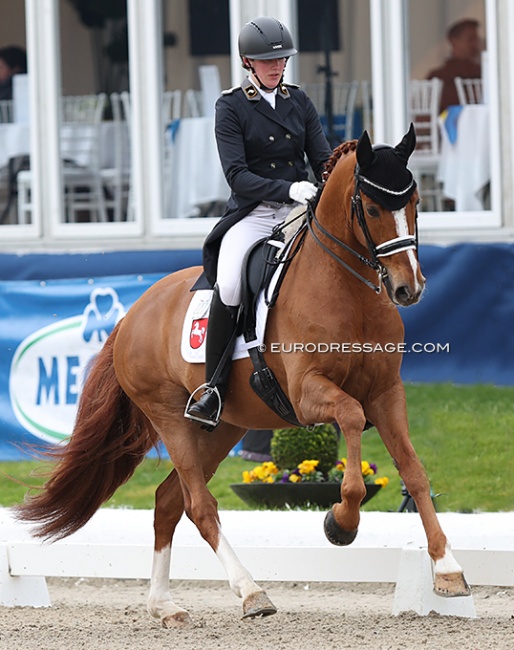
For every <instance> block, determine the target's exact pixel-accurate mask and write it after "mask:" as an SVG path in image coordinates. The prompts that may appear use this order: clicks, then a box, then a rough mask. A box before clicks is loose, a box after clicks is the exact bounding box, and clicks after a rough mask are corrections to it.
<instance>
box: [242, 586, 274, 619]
mask: <svg viewBox="0 0 514 650" xmlns="http://www.w3.org/2000/svg"><path fill="white" fill-rule="evenodd" d="M276 613H277V608H276V607H275V605H274V604H273V603H272V602H271V600H270V599H269V598H268V596H267V595H266V592H264V591H257V592H256V593H254V594H250V595H249V596H248V597H247V598H246V599H245V601H244V603H243V617H242V618H255V617H256V616H270V615H271V614H276Z"/></svg>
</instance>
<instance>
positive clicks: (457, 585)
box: [434, 572, 471, 598]
mask: <svg viewBox="0 0 514 650" xmlns="http://www.w3.org/2000/svg"><path fill="white" fill-rule="evenodd" d="M434 592H435V593H436V594H437V595H438V596H444V597H445V598H457V597H459V596H469V595H470V594H471V589H470V588H469V585H468V583H467V582H466V578H465V577H464V574H463V573H460V572H459V573H436V574H435V578H434Z"/></svg>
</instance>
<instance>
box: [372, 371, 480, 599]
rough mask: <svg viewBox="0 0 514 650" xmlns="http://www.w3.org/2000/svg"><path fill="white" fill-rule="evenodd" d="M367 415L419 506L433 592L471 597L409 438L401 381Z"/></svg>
mask: <svg viewBox="0 0 514 650" xmlns="http://www.w3.org/2000/svg"><path fill="white" fill-rule="evenodd" d="M367 413H368V417H369V419H370V420H371V421H372V422H373V424H374V425H375V426H376V428H377V429H378V432H379V433H380V436H381V438H382V440H383V441H384V444H385V446H386V448H387V450H388V451H389V453H390V454H391V457H392V459H393V462H394V464H395V467H396V468H397V469H398V472H399V473H400V476H401V477H402V479H403V481H404V483H405V486H406V488H407V490H408V491H409V493H410V494H411V496H412V497H413V499H414V501H415V503H416V506H417V509H418V512H419V515H420V517H421V521H422V523H423V527H424V529H425V533H426V536H427V543H428V553H429V555H430V557H431V558H432V562H433V566H434V591H435V592H436V593H437V594H439V595H441V596H467V595H469V594H470V589H469V586H468V584H467V582H466V580H465V578H464V573H463V571H462V568H461V567H460V565H459V564H458V562H457V561H456V560H455V558H454V556H453V554H452V552H451V548H450V545H449V543H448V540H447V538H446V535H445V534H444V532H443V530H442V528H441V525H440V524H439V520H438V518H437V514H436V511H435V508H434V504H433V501H432V497H431V494H430V483H429V480H428V477H427V474H426V472H425V468H424V467H423V465H422V463H421V461H420V460H419V458H418V456H417V454H416V452H415V450H414V447H413V445H412V442H411V440H410V437H409V431H408V420H407V406H406V400H405V390H404V387H403V384H402V383H401V381H398V382H397V383H396V384H395V385H394V386H393V387H392V388H390V389H389V390H388V391H387V392H385V393H382V394H381V395H380V396H379V397H378V398H376V399H374V400H373V401H372V402H371V403H370V405H369V407H367Z"/></svg>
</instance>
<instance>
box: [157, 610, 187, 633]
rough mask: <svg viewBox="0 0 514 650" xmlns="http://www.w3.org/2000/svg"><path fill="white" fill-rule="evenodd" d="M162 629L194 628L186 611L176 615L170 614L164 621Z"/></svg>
mask: <svg viewBox="0 0 514 650" xmlns="http://www.w3.org/2000/svg"><path fill="white" fill-rule="evenodd" d="M162 627H166V628H173V627H174V628H177V627H178V628H182V629H183V628H186V627H193V621H192V619H191V617H190V616H189V613H188V612H186V611H185V610H184V611H180V612H176V613H175V614H170V615H169V616H166V617H165V618H163V619H162Z"/></svg>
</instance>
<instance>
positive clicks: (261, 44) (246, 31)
mask: <svg viewBox="0 0 514 650" xmlns="http://www.w3.org/2000/svg"><path fill="white" fill-rule="evenodd" d="M296 53H297V50H296V49H295V47H294V45H293V38H292V36H291V34H290V32H289V30H288V29H287V27H286V26H285V25H284V24H282V23H281V22H280V21H279V20H277V19H276V18H268V17H266V16H262V17H260V18H255V19H254V20H251V21H250V22H249V23H246V25H244V26H243V28H242V29H241V32H240V33H239V55H240V56H241V60H243V57H245V58H248V59H257V60H261V61H263V60H266V59H268V60H269V59H280V58H282V57H285V58H288V57H290V56H294V55H295V54H296ZM243 67H244V68H248V66H246V65H245V64H244V61H243Z"/></svg>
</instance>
